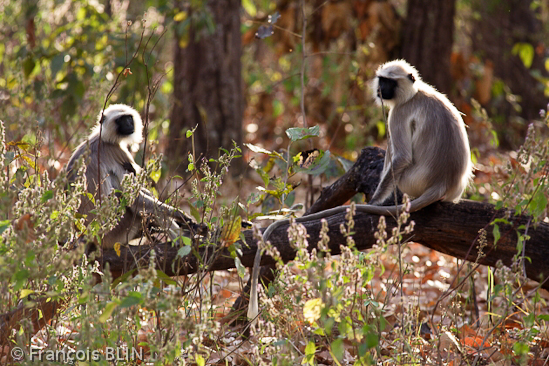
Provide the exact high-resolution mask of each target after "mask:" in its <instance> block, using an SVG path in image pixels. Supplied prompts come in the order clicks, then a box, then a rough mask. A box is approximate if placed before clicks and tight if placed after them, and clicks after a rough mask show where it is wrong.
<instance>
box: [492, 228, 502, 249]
mask: <svg viewBox="0 0 549 366" xmlns="http://www.w3.org/2000/svg"><path fill="white" fill-rule="evenodd" d="M492 234H493V235H494V245H496V244H497V242H498V240H499V238H501V233H500V231H499V226H498V224H494V229H493V230H492Z"/></svg>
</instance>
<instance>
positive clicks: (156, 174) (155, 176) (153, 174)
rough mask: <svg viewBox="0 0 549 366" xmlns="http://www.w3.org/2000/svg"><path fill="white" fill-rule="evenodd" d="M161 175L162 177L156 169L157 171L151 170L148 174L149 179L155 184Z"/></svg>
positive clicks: (160, 172) (160, 170) (160, 171)
mask: <svg viewBox="0 0 549 366" xmlns="http://www.w3.org/2000/svg"><path fill="white" fill-rule="evenodd" d="M161 175H162V169H158V170H153V171H152V172H151V174H150V177H151V179H152V180H153V181H154V182H155V183H158V181H159V180H160V176H161Z"/></svg>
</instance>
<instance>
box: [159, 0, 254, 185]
mask: <svg viewBox="0 0 549 366" xmlns="http://www.w3.org/2000/svg"><path fill="white" fill-rule="evenodd" d="M180 5H181V4H180ZM180 9H184V10H185V11H187V12H188V19H190V26H189V27H187V28H183V29H179V28H178V27H177V26H176V29H177V31H176V41H175V53H174V91H173V108H172V112H171V117H170V139H169V142H168V149H167V151H166V155H167V157H168V161H169V162H170V164H171V168H172V169H174V170H175V171H177V172H178V173H180V174H182V173H184V172H185V170H186V168H187V153H188V152H192V151H191V150H192V145H191V140H190V139H187V138H186V137H185V131H186V130H189V129H192V128H194V127H195V126H197V125H198V128H197V129H196V132H195V134H194V142H195V143H194V149H195V151H194V153H195V159H196V158H199V157H204V158H211V157H213V158H217V156H218V149H219V148H220V147H223V148H225V149H229V150H230V149H231V148H232V146H233V141H235V142H236V143H237V144H238V145H239V146H241V145H242V111H243V106H244V100H243V94H242V80H241V63H240V55H241V37H240V1H239V0H216V1H213V0H212V1H208V3H207V5H206V6H205V8H204V9H192V8H191V7H189V8H184V6H183V5H181V6H180ZM198 12H203V13H200V14H198ZM205 14H206V15H205ZM210 16H211V21H212V22H213V27H214V29H213V30H212V29H210V28H209V27H208V25H207V23H208V21H205V20H204V19H207V18H208V17H210ZM180 28H181V27H180ZM178 33H181V34H178ZM186 40H188V42H187V41H186ZM240 160H241V159H237V160H236V161H234V162H233V165H232V169H235V170H233V173H238V172H239V170H240V169H239V168H240V166H241V163H240Z"/></svg>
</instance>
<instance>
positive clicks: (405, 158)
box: [369, 121, 413, 205]
mask: <svg viewBox="0 0 549 366" xmlns="http://www.w3.org/2000/svg"><path fill="white" fill-rule="evenodd" d="M410 124H411V121H406V122H405V123H402V124H398V122H397V123H392V126H391V127H393V128H391V132H390V136H389V140H388V141H387V152H386V154H385V163H384V166H383V172H382V173H381V179H380V181H379V184H378V186H377V188H376V191H375V192H374V195H373V196H372V199H371V200H370V202H369V204H371V205H381V204H382V203H383V201H385V199H386V198H387V197H388V196H389V195H390V194H391V192H392V191H393V189H394V186H395V185H397V184H398V181H399V179H400V176H401V175H402V172H403V171H404V170H405V169H406V168H408V167H409V166H410V165H412V164H413V157H412V132H411V129H410ZM395 150H396V152H395Z"/></svg>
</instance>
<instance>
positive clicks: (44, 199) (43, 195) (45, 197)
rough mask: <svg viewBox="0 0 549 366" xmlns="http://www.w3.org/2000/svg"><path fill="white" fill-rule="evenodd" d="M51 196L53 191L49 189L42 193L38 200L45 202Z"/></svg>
mask: <svg viewBox="0 0 549 366" xmlns="http://www.w3.org/2000/svg"><path fill="white" fill-rule="evenodd" d="M52 198H53V191H52V190H51V189H50V190H48V191H46V192H44V193H43V194H42V197H40V202H41V203H46V202H47V201H49V200H50V199H52Z"/></svg>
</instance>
